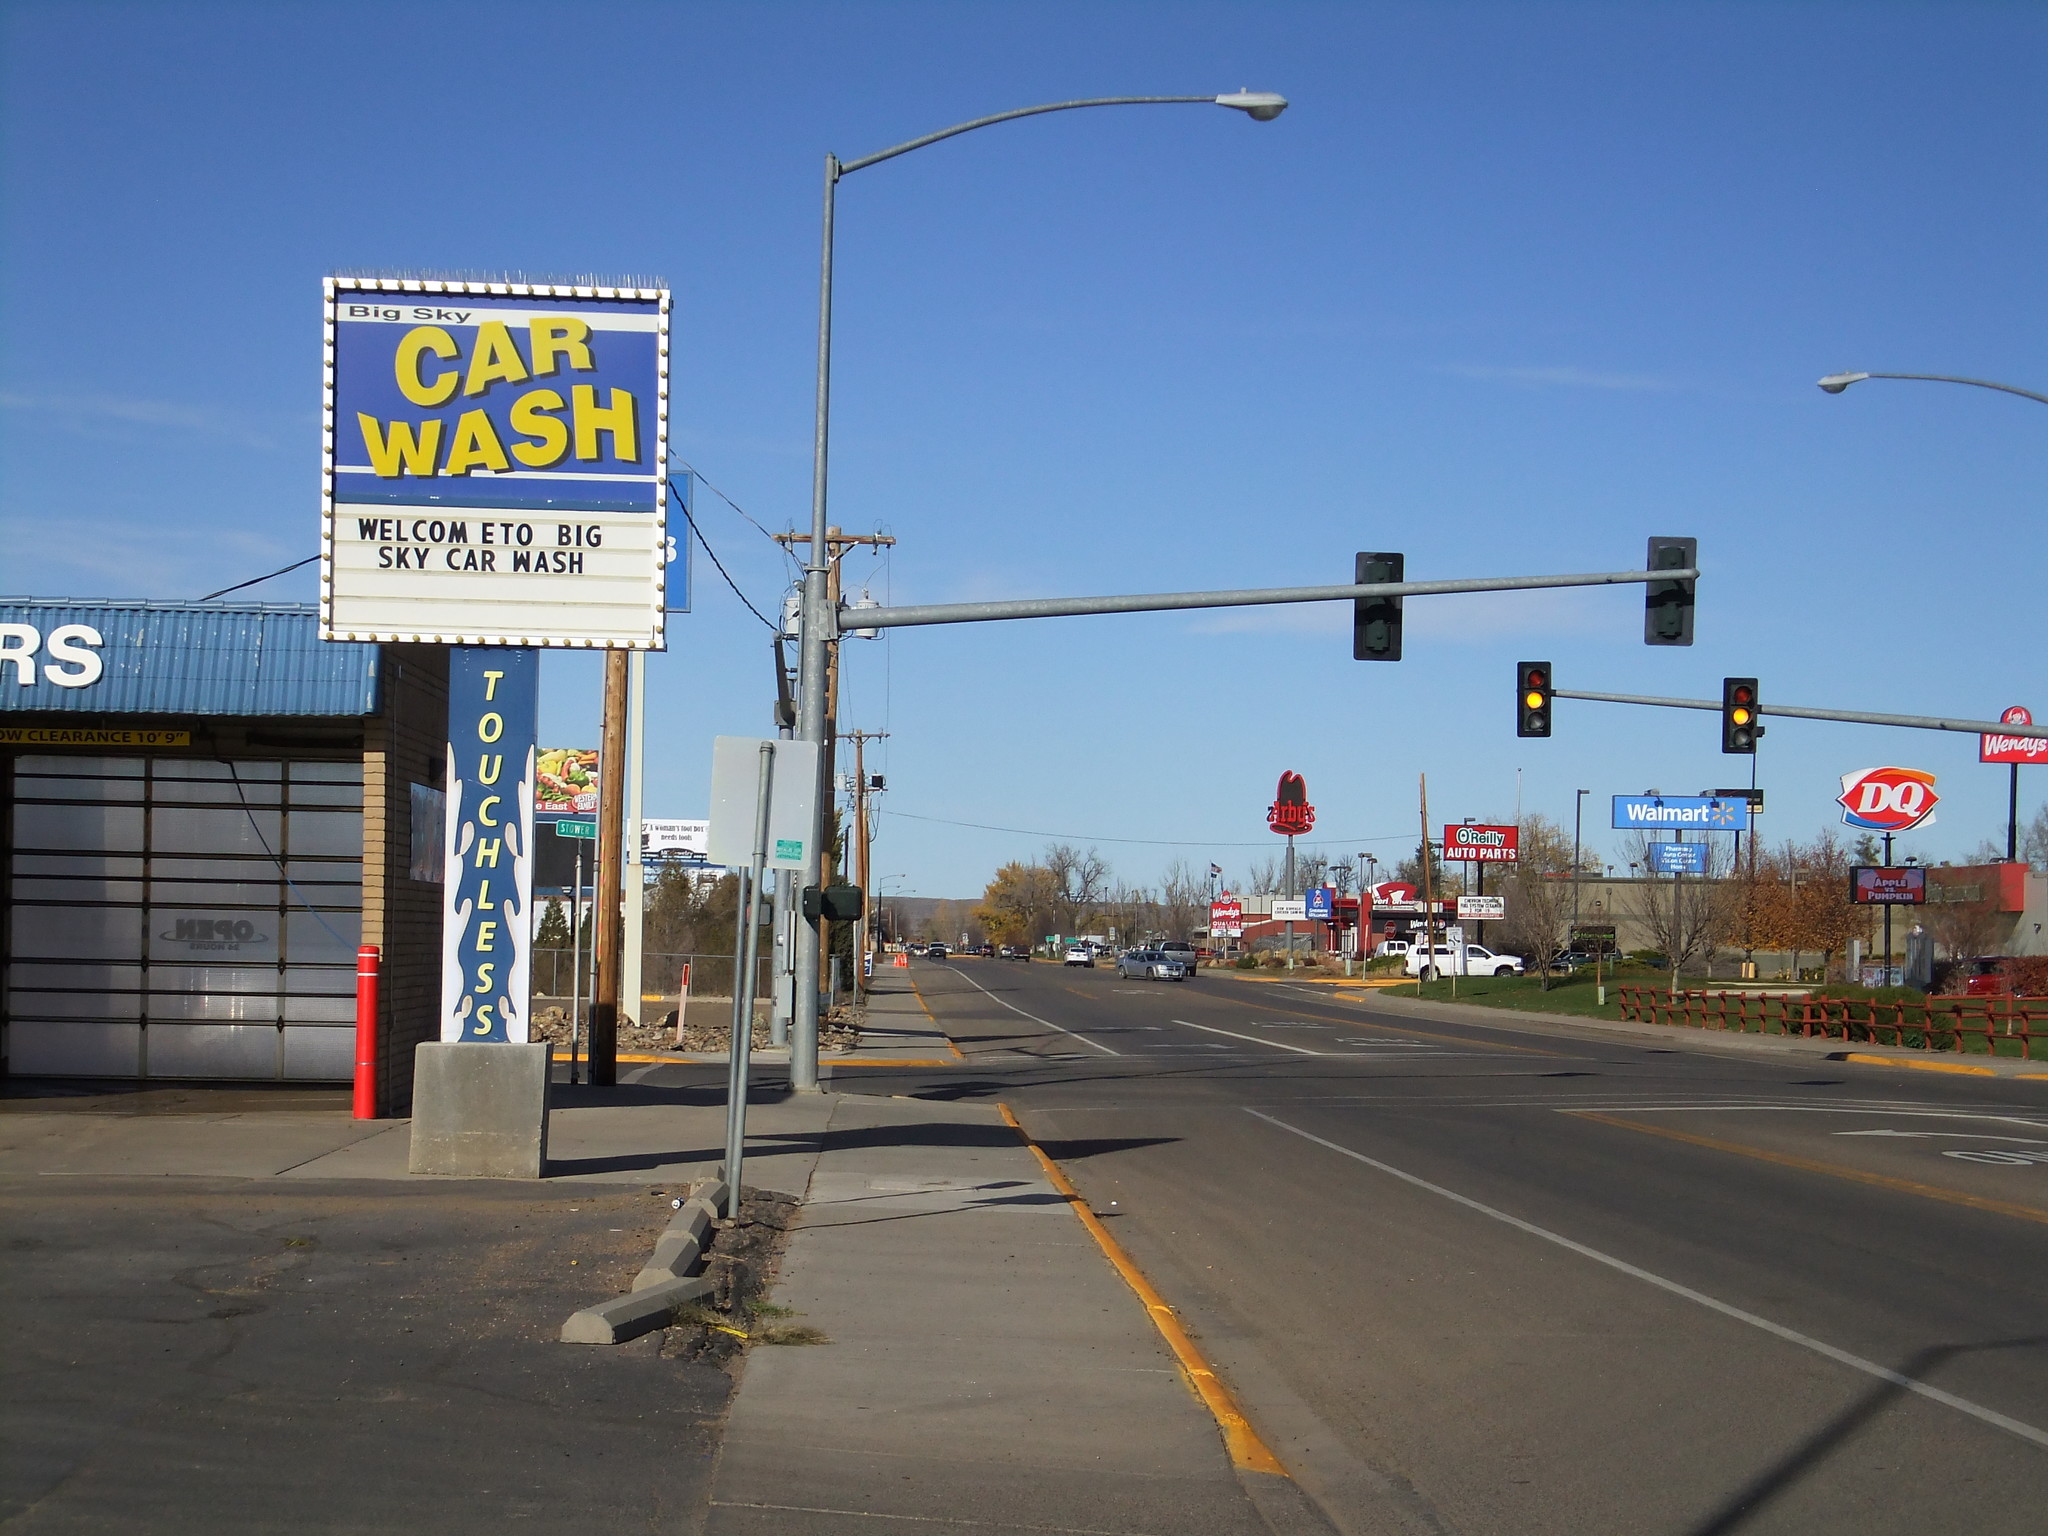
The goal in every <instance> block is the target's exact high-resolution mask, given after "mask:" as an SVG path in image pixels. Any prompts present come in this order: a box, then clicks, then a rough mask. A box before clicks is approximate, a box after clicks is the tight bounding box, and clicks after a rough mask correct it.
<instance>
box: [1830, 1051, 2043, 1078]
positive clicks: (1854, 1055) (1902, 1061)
mask: <svg viewBox="0 0 2048 1536" xmlns="http://www.w3.org/2000/svg"><path fill="white" fill-rule="evenodd" d="M1841 1060H1843V1061H1858V1062H1861V1063H1862V1064H1863V1065H1864V1066H1866V1067H1909V1068H1911V1069H1912V1070H1913V1071H1915V1072H1956V1073H1960V1074H1962V1075H1963V1076H1965V1077H2018V1078H2024V1079H2026V1080H2027V1081H2029V1082H2039V1081H2040V1080H2041V1079H2043V1078H2044V1077H2048V1072H2011V1073H2006V1072H1994V1071H1992V1070H1991V1068H1989V1067H1966V1066H1964V1065H1963V1064H1962V1063H1961V1062H1959V1061H1908V1060H1907V1059H1906V1058H1905V1057H1903V1056H1873V1055H1870V1054H1869V1053H1868V1052H1865V1051H1849V1052H1846V1053H1844V1054H1843V1056H1842V1057H1841Z"/></svg>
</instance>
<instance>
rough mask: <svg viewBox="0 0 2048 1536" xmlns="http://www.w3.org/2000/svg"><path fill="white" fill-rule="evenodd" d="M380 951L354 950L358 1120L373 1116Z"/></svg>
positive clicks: (371, 948) (369, 948)
mask: <svg viewBox="0 0 2048 1536" xmlns="http://www.w3.org/2000/svg"><path fill="white" fill-rule="evenodd" d="M382 958H383V951H382V950H380V949H378V947H377V946H376V945H374V944H365V945H363V946H362V948H360V949H358V950H357V951H356V1103H355V1117H356V1119H358V1120H374V1119H376V1118H377V967H378V964H379V963H380V961H381V960H382Z"/></svg>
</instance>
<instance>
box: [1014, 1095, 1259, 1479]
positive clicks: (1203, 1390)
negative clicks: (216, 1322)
mask: <svg viewBox="0 0 2048 1536" xmlns="http://www.w3.org/2000/svg"><path fill="white" fill-rule="evenodd" d="M996 1108H997V1109H999V1110H1001V1111H1002V1114H1003V1119H1004V1120H1005V1121H1006V1122H1008V1124H1009V1127H1010V1129H1011V1130H1013V1131H1015V1132H1016V1133H1017V1139H1018V1140H1019V1141H1021V1142H1023V1143H1024V1145H1025V1146H1027V1147H1029V1148H1030V1149H1031V1155H1032V1156H1033V1157H1035V1158H1037V1159H1038V1166H1039V1167H1040V1168H1041V1169H1043V1170H1044V1172H1045V1177H1046V1182H1047V1183H1049V1184H1051V1185H1052V1187H1053V1188H1054V1189H1056V1190H1058V1191H1059V1192H1060V1193H1061V1194H1063V1195H1065V1196H1066V1197H1067V1204H1068V1206H1069V1208H1070V1209H1071V1210H1072V1211H1073V1213H1074V1214H1075V1215H1076V1216H1078V1217H1080V1218H1081V1225H1082V1226H1084V1227H1086V1228H1087V1229H1088V1235H1089V1236H1090V1237H1092V1238H1094V1239H1095V1241H1096V1243H1097V1244H1098V1245H1099V1246H1100V1247H1101V1249H1102V1254H1103V1257H1104V1258H1106V1259H1108V1260H1109V1262H1110V1266H1111V1267H1112V1268H1113V1269H1115V1270H1116V1272H1117V1273H1118V1274H1119V1275H1121V1276H1123V1280H1124V1284H1126V1285H1128V1286H1129V1287H1130V1288H1131V1289H1132V1290H1133V1291H1135V1292H1136V1293H1137V1296H1138V1300H1139V1301H1140V1302H1141V1303H1142V1304H1143V1305H1144V1308H1145V1315H1146V1316H1147V1317H1149V1318H1151V1319H1152V1326H1153V1327H1154V1328H1157V1329H1158V1330H1159V1336H1160V1338H1162V1339H1164V1340H1165V1341H1166V1347H1167V1348H1168V1349H1170V1350H1172V1351H1173V1357H1174V1359H1176V1360H1177V1361H1179V1362H1180V1368H1181V1370H1182V1371H1184V1372H1185V1373H1186V1374H1187V1378H1188V1385H1190V1386H1191V1387H1193V1388H1194V1389H1195V1395H1196V1396H1197V1397H1199V1398H1201V1400H1202V1406H1203V1407H1205V1408H1207V1409H1208V1410H1209V1413H1210V1415H1211V1417H1213V1418H1214V1419H1215V1420H1216V1427H1217V1428H1218V1429H1220V1430H1222V1431H1223V1443H1224V1444H1225V1445H1226V1446H1228V1447H1229V1449H1230V1460H1231V1462H1232V1464H1233V1465H1235V1466H1237V1467H1239V1468H1241V1469H1242V1470H1244V1471H1247V1472H1266V1473H1270V1474H1271V1475H1273V1476H1275V1477H1290V1476H1292V1475H1293V1474H1291V1473H1290V1472H1289V1471H1288V1470H1287V1468H1286V1467H1284V1466H1282V1465H1281V1464H1280V1458H1279V1457H1278V1456H1275V1455H1274V1454H1273V1452H1272V1450H1271V1448H1270V1447H1268V1446H1267V1444H1266V1442H1265V1441H1263V1440H1261V1439H1260V1438H1259V1432H1258V1431H1257V1430H1255V1429H1253V1428H1252V1426H1251V1421H1250V1420H1248V1419H1247V1418H1246V1417H1245V1416H1244V1410H1243V1409H1241V1408H1239V1407H1238V1406H1237V1399H1236V1398H1235V1397H1234V1396H1232V1395H1231V1391H1230V1388H1228V1387H1226V1386H1225V1385H1224V1384H1223V1378H1222V1377H1220V1376H1218V1375H1217V1374H1216V1372H1215V1370H1214V1369H1213V1368H1212V1367H1211V1366H1210V1364H1209V1362H1208V1361H1207V1360H1205V1359H1203V1358H1202V1352H1201V1351H1200V1350H1199V1349H1197V1348H1196V1347H1195V1341H1194V1340H1193V1339H1191V1338H1189V1337H1188V1332H1187V1329H1185V1328H1183V1327H1182V1326H1181V1322H1180V1318H1179V1317H1178V1316H1177V1315H1176V1314H1175V1312H1174V1310H1173V1308H1172V1307H1171V1306H1169V1305H1168V1304H1167V1300H1166V1298H1165V1297H1164V1296H1161V1295H1160V1294H1159V1292H1158V1291H1156V1290H1154V1289H1153V1287H1152V1282H1151V1281H1150V1280H1147V1279H1146V1278H1145V1274H1144V1271H1143V1270H1141V1269H1139V1268H1138V1266H1137V1264H1136V1263H1134V1262H1133V1261H1132V1259H1131V1256H1130V1255H1129V1254H1128V1253H1126V1252H1124V1247H1123V1244H1121V1243H1119V1242H1118V1241H1117V1240H1116V1239H1115V1238H1114V1237H1112V1236H1110V1233H1109V1228H1107V1227H1105V1226H1104V1225H1103V1224H1102V1222H1101V1221H1100V1220H1099V1219H1098V1218H1097V1217H1096V1215H1095V1213H1094V1212H1093V1211H1091V1210H1090V1209H1089V1208H1088V1202H1087V1201H1086V1200H1084V1199H1082V1198H1081V1192H1080V1191H1079V1190H1078V1189H1076V1188H1074V1186H1073V1184H1072V1183H1070V1182H1069V1181H1068V1179H1067V1176H1066V1175H1065V1174H1064V1173H1062V1172H1060V1166H1059V1164H1058V1163H1055V1162H1054V1161H1053V1160H1052V1159H1051V1158H1049V1157H1047V1156H1046V1155H1045V1151H1044V1149H1043V1148H1042V1147H1040V1146H1039V1145H1038V1143H1037V1142H1035V1141H1033V1140H1032V1139H1031V1136H1030V1134H1029V1133H1028V1132H1027V1131H1026V1130H1025V1129H1024V1127H1023V1125H1022V1123H1021V1122H1019V1120H1018V1119H1017V1117H1016V1116H1015V1115H1013V1114H1012V1113H1010V1106H1009V1105H1007V1104H998V1105H996Z"/></svg>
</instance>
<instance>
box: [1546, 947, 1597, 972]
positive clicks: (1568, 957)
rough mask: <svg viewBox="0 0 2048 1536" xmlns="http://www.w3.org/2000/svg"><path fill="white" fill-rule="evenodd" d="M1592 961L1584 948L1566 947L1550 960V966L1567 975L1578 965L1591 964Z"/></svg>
mask: <svg viewBox="0 0 2048 1536" xmlns="http://www.w3.org/2000/svg"><path fill="white" fill-rule="evenodd" d="M1592 963H1593V957H1592V956H1591V955H1589V954H1587V953H1586V952H1585V951H1584V950H1582V949H1567V950H1565V951H1563V952H1562V953H1561V954H1559V955H1557V956H1556V957H1555V958H1554V959H1552V960H1551V962H1550V968H1551V969H1552V970H1553V971H1561V972H1563V973H1564V974H1565V975H1567V976H1569V975H1571V973H1572V972H1573V971H1576V970H1577V969H1578V968H1579V967H1580V966H1582V965H1591V964H1592Z"/></svg>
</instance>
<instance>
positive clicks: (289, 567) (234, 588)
mask: <svg viewBox="0 0 2048 1536" xmlns="http://www.w3.org/2000/svg"><path fill="white" fill-rule="evenodd" d="M319 558H320V557H319V556H318V555H308V556H306V558H305V559H303V560H294V561H293V562H292V563H291V564H290V565H287V566H285V567H283V568H282V569H280V570H275V571H272V572H271V573H270V576H286V575H289V574H290V573H291V572H293V571H296V570H297V569H298V568H299V567H300V566H302V565H311V564H312V563H313V562H314V561H315V560H318V559H319ZM270 576H252V577H250V578H249V580H247V581H238V582H236V583H235V584H234V585H233V586H232V587H222V588H221V589H220V590H219V591H218V592H209V593H207V594H206V596H204V597H195V598H194V599H193V601H194V602H195V603H210V602H212V601H213V600H214V599H215V598H216V597H226V596H227V595H228V594H229V593H230V592H239V591H241V590H242V588H244V587H253V586H255V585H256V584H257V583H258V582H259V581H268V580H270Z"/></svg>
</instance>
